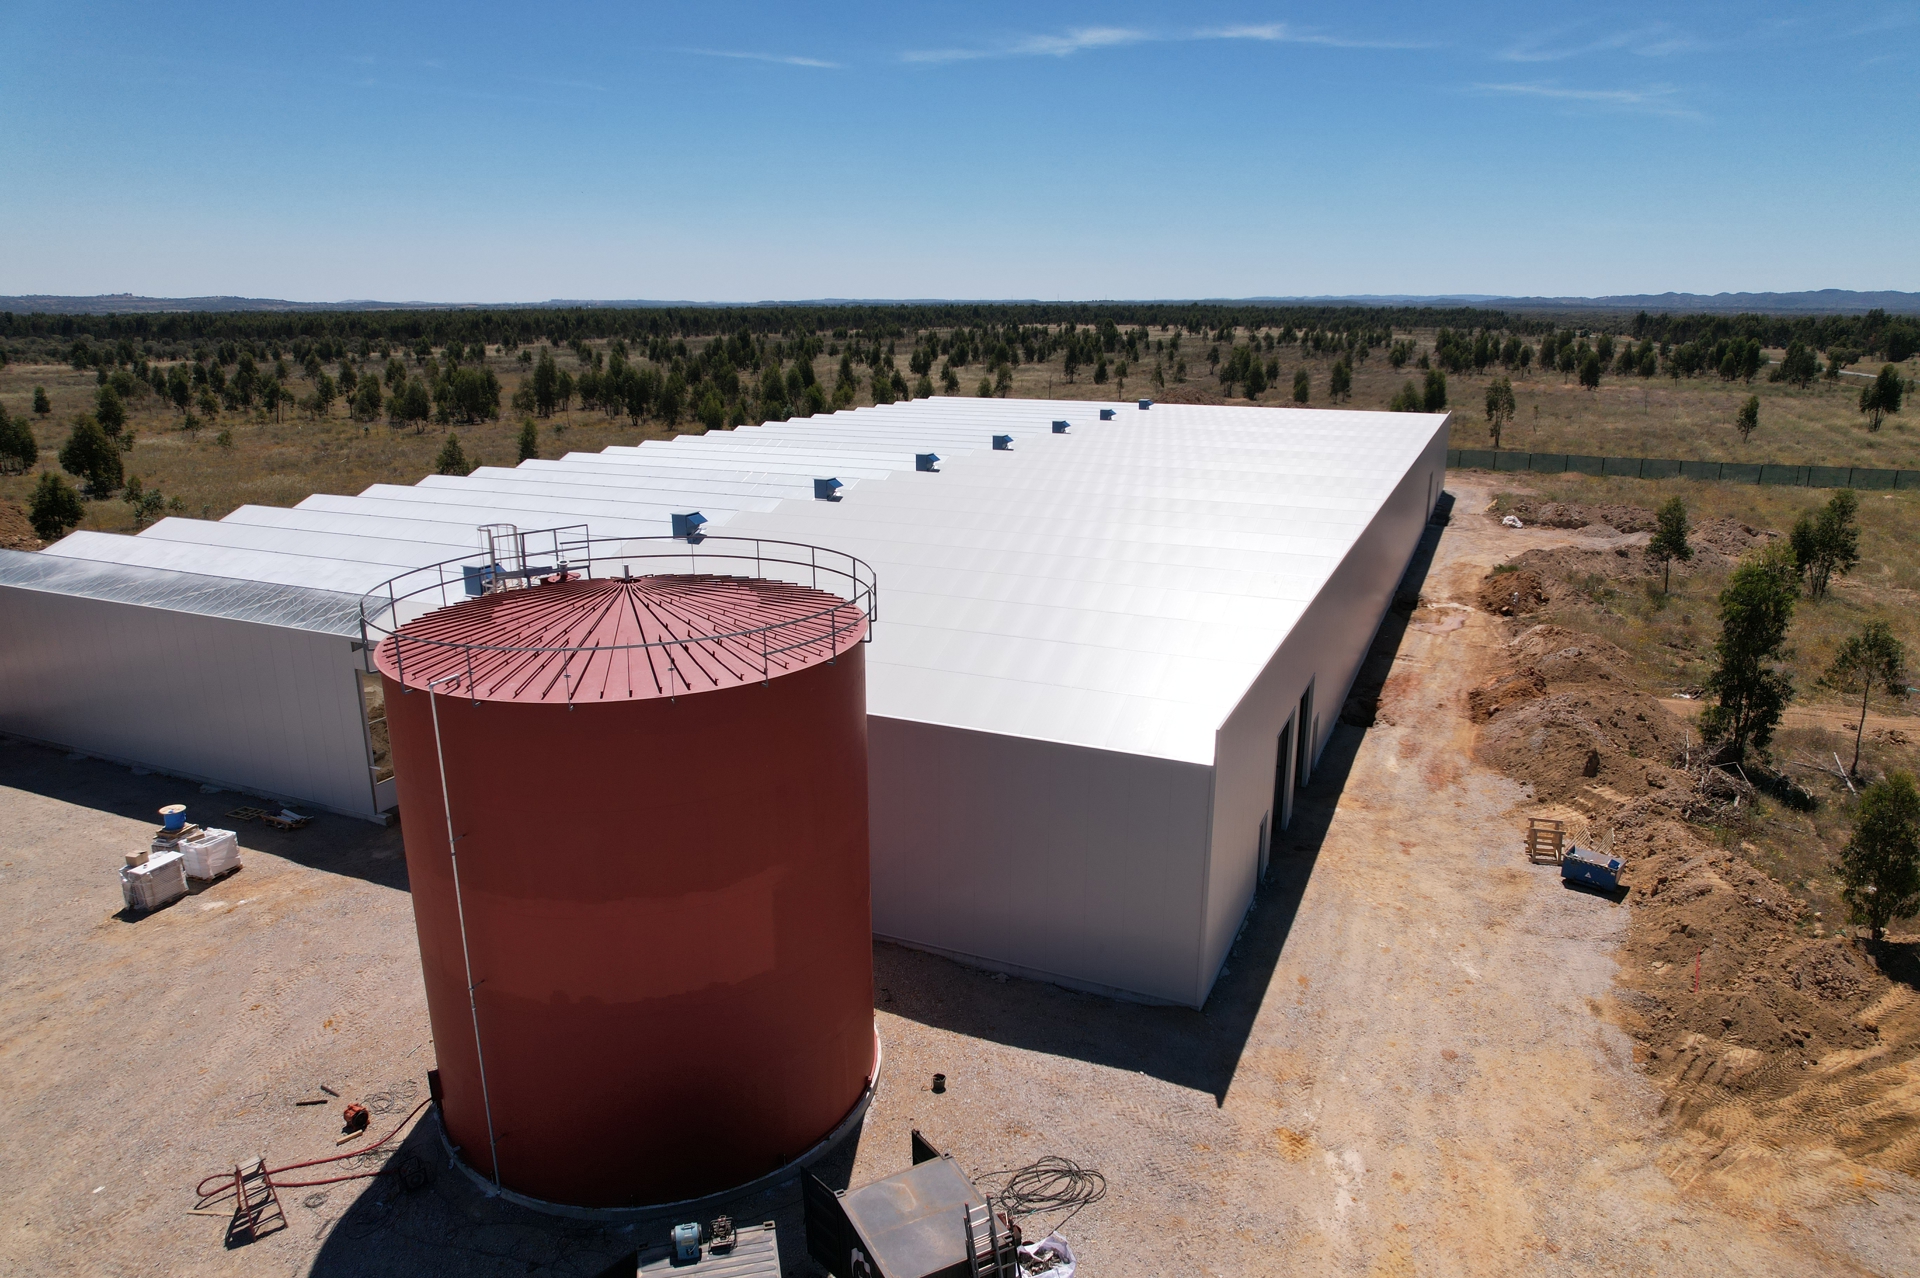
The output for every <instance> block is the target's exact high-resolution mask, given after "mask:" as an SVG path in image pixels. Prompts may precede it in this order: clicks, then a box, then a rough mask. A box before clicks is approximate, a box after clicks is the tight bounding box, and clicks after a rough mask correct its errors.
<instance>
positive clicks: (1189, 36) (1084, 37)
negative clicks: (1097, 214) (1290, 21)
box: [900, 22, 1431, 62]
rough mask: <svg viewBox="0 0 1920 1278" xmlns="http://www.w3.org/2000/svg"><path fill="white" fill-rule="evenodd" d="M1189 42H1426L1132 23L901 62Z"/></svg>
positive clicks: (1374, 45)
mask: <svg viewBox="0 0 1920 1278" xmlns="http://www.w3.org/2000/svg"><path fill="white" fill-rule="evenodd" d="M1190 40H1257V41H1261V42H1264V43H1269V44H1315V45H1323V46H1325V47H1328V48H1334V49H1419V48H1428V47H1431V46H1428V45H1422V44H1415V43H1403V42H1399V41H1389V40H1361V39H1355V38H1351V37H1348V36H1338V35H1328V34H1326V33H1324V32H1319V31H1307V30H1300V29H1296V28H1294V27H1291V26H1289V25H1287V24H1286V23H1284V22H1268V23H1258V24H1243V25H1240V26H1229V27H1204V28H1201V29H1199V30H1196V31H1186V32H1176V33H1173V34H1168V33H1165V32H1155V31H1141V30H1137V29H1135V28H1132V27H1078V28H1075V29H1073V30H1071V31H1067V32H1064V33H1062V34H1059V35H1030V36H1021V37H1019V38H1017V39H1013V40H1008V41H1006V42H1004V43H1001V44H998V45H981V46H974V47H951V48H945V49H913V50H909V51H908V52H906V53H903V54H901V55H900V56H901V59H902V60H903V61H906V62H970V61H974V60H976V59H979V58H1021V57H1055V58H1064V57H1069V56H1071V55H1073V54H1076V53H1081V52H1084V51H1085V50H1088V49H1111V48H1117V47H1120V46H1123V45H1130V44H1175V43H1180V42H1184V41H1190Z"/></svg>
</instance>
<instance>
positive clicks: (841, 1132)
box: [433, 1029, 884, 1222]
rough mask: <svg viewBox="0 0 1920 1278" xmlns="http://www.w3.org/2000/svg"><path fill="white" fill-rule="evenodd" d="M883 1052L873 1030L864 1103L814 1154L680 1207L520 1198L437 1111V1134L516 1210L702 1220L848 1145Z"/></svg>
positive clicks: (471, 1176) (489, 1190)
mask: <svg viewBox="0 0 1920 1278" xmlns="http://www.w3.org/2000/svg"><path fill="white" fill-rule="evenodd" d="M883 1055H884V1052H883V1050H882V1046H881V1042H880V1031H879V1030H878V1029H875V1030H874V1031H873V1074H872V1076H871V1077H870V1078H868V1079H867V1086H866V1089H865V1090H864V1091H862V1092H861V1093H860V1099H859V1100H858V1101H856V1102H854V1106H853V1108H852V1109H850V1110H848V1111H847V1116H846V1117H845V1118H843V1119H841V1120H840V1121H839V1122H838V1123H837V1124H835V1125H834V1129H833V1130H832V1131H830V1132H828V1133H827V1134H826V1135H825V1136H823V1137H821V1138H820V1143H819V1144H817V1145H815V1146H814V1147H813V1148H812V1149H809V1150H808V1151H807V1152H806V1153H804V1154H802V1155H800V1157H798V1158H796V1159H794V1160H793V1161H792V1162H790V1163H788V1164H787V1165H786V1166H785V1167H776V1168H775V1169H774V1170H772V1171H770V1172H768V1173H767V1174H766V1175H764V1176H761V1177H759V1178H758V1179H756V1180H750V1181H748V1182H747V1183H746V1184H744V1185H735V1186H734V1187H733V1188H732V1189H723V1190H720V1191H718V1192H717V1193H711V1194H705V1195H702V1196H701V1197H699V1198H682V1199H680V1200H678V1201H677V1202H670V1203H649V1204H648V1205H646V1206H644V1207H570V1206H568V1205H567V1204H565V1203H550V1202H548V1201H546V1200H545V1199H543V1198H529V1197H527V1196H526V1195H525V1194H516V1193H514V1192H513V1191H512V1190H511V1189H507V1188H505V1187H495V1185H494V1183H493V1181H491V1180H489V1179H488V1178H487V1174H486V1173H485V1172H484V1171H482V1170H480V1169H479V1168H477V1167H475V1166H474V1165H473V1164H472V1163H469V1162H468V1161H467V1160H466V1159H465V1158H464V1157H462V1156H461V1153H462V1151H461V1149H460V1147H459V1146H458V1145H455V1144H454V1143H453V1142H452V1141H451V1140H450V1139H448V1137H447V1125H446V1124H445V1123H444V1122H442V1121H441V1119H440V1111H439V1109H438V1108H436V1109H434V1110H433V1119H434V1132H435V1134H436V1135H438V1136H439V1137H440V1148H441V1150H442V1151H443V1152H444V1153H445V1154H446V1156H447V1161H448V1162H450V1163H452V1164H453V1165H454V1166H455V1167H458V1168H459V1169H460V1170H461V1171H462V1172H463V1173H465V1175H466V1177H467V1179H468V1180H470V1181H472V1182H473V1183H474V1185H475V1186H476V1187H477V1188H478V1189H479V1190H480V1192H481V1193H483V1194H486V1195H487V1196H489V1197H497V1198H504V1199H506V1200H507V1201H508V1202H510V1203H514V1204H516V1205H517V1206H521V1207H525V1208H527V1209H529V1210H531V1211H538V1212H544V1213H546V1214H547V1215H549V1216H564V1217H566V1218H567V1219H569V1220H599V1221H616V1222H618V1221H629V1220H645V1219H653V1218H656V1217H659V1216H664V1215H667V1214H669V1213H676V1214H679V1213H684V1214H685V1215H687V1216H689V1217H695V1216H697V1217H701V1218H703V1219H704V1216H705V1213H706V1212H708V1211H710V1210H712V1209H714V1208H718V1207H723V1206H725V1205H726V1204H728V1203H730V1202H737V1201H739V1200H740V1199H742V1198H746V1197H748V1196H750V1195H753V1194H761V1193H765V1192H767V1191H768V1190H772V1189H777V1188H779V1187H780V1186H781V1185H784V1184H787V1183H789V1182H790V1181H792V1180H794V1179H795V1178H796V1177H798V1176H799V1175H800V1173H801V1172H802V1171H803V1170H805V1169H806V1168H808V1167H811V1166H813V1165H814V1164H815V1163H817V1162H819V1161H820V1160H821V1159H823V1158H825V1157H826V1156H827V1155H829V1154H831V1153H832V1152H833V1151H834V1150H836V1149H838V1148H840V1146H841V1145H842V1144H844V1143H845V1142H846V1139H847V1137H849V1136H852V1135H854V1134H855V1133H856V1132H858V1131H859V1130H860V1125H861V1123H862V1122H864V1121H865V1120H866V1117H867V1107H868V1106H870V1105H872V1104H873V1092H874V1088H876V1087H878V1086H879V1085H880V1068H881V1065H882V1058H883Z"/></svg>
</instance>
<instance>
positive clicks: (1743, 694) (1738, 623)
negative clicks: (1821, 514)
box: [1700, 547, 1800, 758]
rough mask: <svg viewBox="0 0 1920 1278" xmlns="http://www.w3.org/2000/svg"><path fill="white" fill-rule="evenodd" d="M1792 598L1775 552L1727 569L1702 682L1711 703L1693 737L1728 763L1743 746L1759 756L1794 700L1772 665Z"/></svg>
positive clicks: (1794, 588)
mask: <svg viewBox="0 0 1920 1278" xmlns="http://www.w3.org/2000/svg"><path fill="white" fill-rule="evenodd" d="M1799 594H1800V591H1799V586H1798V582H1797V581H1796V579H1795V574H1794V571H1793V562H1792V560H1791V559H1789V558H1788V557H1787V556H1786V555H1784V554H1782V553H1781V552H1780V551H1779V550H1778V549H1777V548H1774V547H1769V548H1768V549H1767V550H1765V551H1763V552H1761V553H1760V554H1759V555H1756V556H1754V557H1753V558H1750V559H1748V560H1747V561H1746V562H1744V563H1742V564H1741V565H1740V566H1739V567H1738V568H1736V569H1734V571H1733V576H1732V577H1730V578H1729V579H1728V581H1727V586H1726V589H1724V590H1722V591H1721V592H1720V639H1719V642H1718V643H1716V644H1714V656H1715V659H1716V664H1715V667H1714V671H1713V673H1712V674H1711V675H1710V676H1708V678H1707V692H1708V693H1709V694H1710V695H1711V696H1712V697H1713V704H1712V705H1709V706H1708V707H1707V708H1706V709H1705V710H1704V711H1702V712H1701V715H1700V731H1701V733H1702V734H1703V735H1704V736H1705V737H1706V738H1707V739H1708V740H1710V741H1715V742H1718V743H1719V744H1720V745H1721V747H1722V748H1723V750H1724V752H1725V753H1726V754H1727V755H1728V756H1730V757H1732V758H1739V757H1740V756H1742V755H1744V754H1745V753H1746V751H1747V748H1748V747H1749V746H1752V747H1756V748H1758V749H1765V748H1766V746H1767V743H1768V742H1770V741H1771V740H1773V730H1774V728H1776V727H1777V726H1779V723H1780V713H1781V711H1782V710H1784V709H1785V708H1786V704H1787V702H1788V701H1790V700H1791V699H1792V698H1793V681H1792V680H1791V679H1789V678H1788V677H1787V675H1786V673H1785V672H1784V671H1783V670H1781V669H1780V668H1779V663H1780V662H1782V661H1784V660H1786V655H1787V654H1786V639H1787V627H1788V626H1789V625H1790V624H1791V623H1792V621H1793V605H1794V602H1795V600H1796V599H1797V598H1798V597H1799Z"/></svg>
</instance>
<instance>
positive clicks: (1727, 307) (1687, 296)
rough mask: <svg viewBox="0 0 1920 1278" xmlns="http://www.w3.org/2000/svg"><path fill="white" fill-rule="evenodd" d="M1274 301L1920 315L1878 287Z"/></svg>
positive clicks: (1906, 299) (1910, 303) (1908, 300)
mask: <svg viewBox="0 0 1920 1278" xmlns="http://www.w3.org/2000/svg"><path fill="white" fill-rule="evenodd" d="M1255 300H1258V301H1263V302H1264V301H1275V302H1282V301H1284V302H1306V301H1312V302H1351V303H1353V304H1355V305H1357V306H1488V307H1495V308H1498V309H1500V310H1507V311H1646V312H1648V313H1650V314H1655V315H1657V314H1659V313H1660V312H1662V311H1665V312H1667V313H1668V314H1669V315H1680V314H1695V315H1697V314H1700V313H1701V312H1703V311H1705V312H1720V311H1724V312H1728V313H1735V312H1742V311H1744V312H1747V313H1749V314H1760V315H1803V314H1818V315H1864V314H1865V313H1866V312H1868V311H1871V310H1883V311H1887V312H1889V313H1891V314H1896V315H1916V314H1920V293H1900V292H1895V291H1892V290H1883V291H1880V292H1874V293H1861V292H1855V291H1854V290H1852V289H1845V288H1822V289H1813V290H1810V291H1807V292H1802V293H1617V294H1613V295H1611V296H1608V297H1498V296H1492V295H1489V294H1486V293H1451V294H1447V295H1445V296H1434V297H1411V296H1406V297H1402V296H1377V295H1373V296H1353V297H1314V298H1302V297H1288V298H1258V299H1255Z"/></svg>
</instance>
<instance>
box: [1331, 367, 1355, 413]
mask: <svg viewBox="0 0 1920 1278" xmlns="http://www.w3.org/2000/svg"><path fill="white" fill-rule="evenodd" d="M1327 398H1328V399H1329V400H1331V401H1332V402H1333V403H1336V404H1338V403H1339V402H1340V401H1341V400H1343V399H1351V398H1353V368H1352V367H1351V366H1350V365H1349V364H1348V363H1347V361H1346V360H1344V359H1337V360H1335V361H1334V362H1333V371H1332V372H1331V373H1329V374H1328V375H1327Z"/></svg>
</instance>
